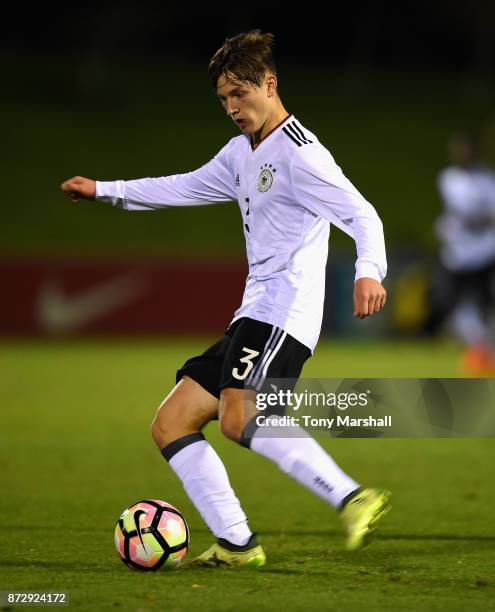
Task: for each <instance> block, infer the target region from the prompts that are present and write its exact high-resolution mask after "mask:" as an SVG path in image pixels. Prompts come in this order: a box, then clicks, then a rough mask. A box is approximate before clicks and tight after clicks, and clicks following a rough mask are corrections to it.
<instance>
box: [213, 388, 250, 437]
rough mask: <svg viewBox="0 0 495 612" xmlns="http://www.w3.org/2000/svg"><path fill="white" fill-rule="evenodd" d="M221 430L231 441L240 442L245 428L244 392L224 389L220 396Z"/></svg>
mask: <svg viewBox="0 0 495 612" xmlns="http://www.w3.org/2000/svg"><path fill="white" fill-rule="evenodd" d="M219 416H220V430H221V431H222V433H223V435H224V436H225V437H227V438H229V440H233V441H234V442H239V441H240V440H241V437H242V431H243V428H244V392H243V391H241V390H239V389H223V390H222V392H221V396H220V409H219Z"/></svg>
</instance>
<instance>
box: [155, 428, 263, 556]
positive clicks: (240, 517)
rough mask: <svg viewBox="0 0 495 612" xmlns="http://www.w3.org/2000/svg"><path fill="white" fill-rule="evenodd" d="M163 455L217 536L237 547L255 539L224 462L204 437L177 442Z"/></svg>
mask: <svg viewBox="0 0 495 612" xmlns="http://www.w3.org/2000/svg"><path fill="white" fill-rule="evenodd" d="M162 455H163V456H164V457H165V459H166V460H167V461H168V463H169V465H170V467H171V468H172V469H173V471H174V472H175V473H176V474H177V476H178V477H179V478H180V480H181V481H182V484H183V486H184V489H185V491H186V493H187V494H188V496H189V498H190V499H191V501H192V502H193V504H194V505H195V506H196V508H197V510H198V512H199V513H200V514H201V516H202V517H203V520H204V521H205V523H206V524H207V525H208V527H209V528H210V529H211V531H212V532H213V534H214V535H215V536H216V537H217V538H223V539H225V540H228V541H229V542H231V543H232V544H235V545H237V546H243V545H244V544H246V543H247V542H248V540H249V538H250V537H251V535H252V533H251V530H250V529H249V527H248V524H247V518H246V515H245V514H244V511H243V509H242V507H241V504H240V502H239V500H238V499H237V497H236V496H235V493H234V491H233V489H232V487H231V485H230V482H229V477H228V475H227V472H226V470H225V467H224V465H223V463H222V460H221V459H220V457H219V456H218V455H217V453H216V452H215V450H214V449H213V448H212V447H211V446H210V444H208V442H207V441H206V440H205V438H204V436H203V434H201V433H194V434H190V435H187V436H184V437H183V438H180V439H178V440H175V441H174V442H172V443H170V444H168V445H167V446H165V448H163V449H162Z"/></svg>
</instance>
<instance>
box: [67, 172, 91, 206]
mask: <svg viewBox="0 0 495 612" xmlns="http://www.w3.org/2000/svg"><path fill="white" fill-rule="evenodd" d="M60 189H61V190H62V191H63V192H64V193H66V194H67V195H68V196H69V198H70V199H71V200H72V201H73V202H78V201H79V200H80V199H81V198H82V199H83V200H94V199H95V196H96V181H93V180H92V179H89V178H85V177H84V176H73V177H72V178H71V179H69V180H67V181H64V182H63V183H62V185H61V187H60Z"/></svg>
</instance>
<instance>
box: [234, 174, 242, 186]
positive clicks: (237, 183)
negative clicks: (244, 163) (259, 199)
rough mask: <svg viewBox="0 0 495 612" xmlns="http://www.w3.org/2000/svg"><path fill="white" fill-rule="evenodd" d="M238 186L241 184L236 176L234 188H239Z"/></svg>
mask: <svg viewBox="0 0 495 612" xmlns="http://www.w3.org/2000/svg"><path fill="white" fill-rule="evenodd" d="M240 184H241V181H240V180H239V175H237V176H236V177H235V186H236V187H239V186H240Z"/></svg>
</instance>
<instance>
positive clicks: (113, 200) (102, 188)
mask: <svg viewBox="0 0 495 612" xmlns="http://www.w3.org/2000/svg"><path fill="white" fill-rule="evenodd" d="M95 199H96V200H100V201H102V202H108V203H109V204H111V205H112V206H119V207H120V208H122V207H123V206H124V199H125V181H96V195H95Z"/></svg>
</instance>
